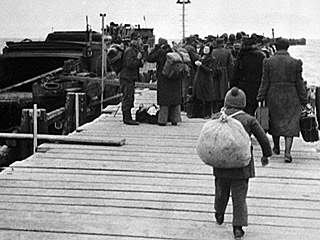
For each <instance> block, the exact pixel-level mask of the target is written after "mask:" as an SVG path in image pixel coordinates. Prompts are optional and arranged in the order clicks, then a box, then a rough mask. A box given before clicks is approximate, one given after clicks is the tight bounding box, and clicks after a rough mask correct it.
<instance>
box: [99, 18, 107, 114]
mask: <svg viewBox="0 0 320 240" xmlns="http://www.w3.org/2000/svg"><path fill="white" fill-rule="evenodd" d="M100 17H101V99H100V101H101V102H100V105H101V113H102V111H103V98H104V97H103V95H104V73H105V69H106V66H105V59H106V57H105V53H106V51H105V44H104V38H105V36H104V18H105V17H106V14H105V13H100Z"/></svg>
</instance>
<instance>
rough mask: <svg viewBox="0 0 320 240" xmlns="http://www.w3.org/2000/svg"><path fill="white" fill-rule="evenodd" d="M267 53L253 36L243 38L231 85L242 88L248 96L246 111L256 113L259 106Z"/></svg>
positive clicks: (251, 113)
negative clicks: (258, 97)
mask: <svg viewBox="0 0 320 240" xmlns="http://www.w3.org/2000/svg"><path fill="white" fill-rule="evenodd" d="M264 59H265V54H264V53H263V52H262V51H261V50H260V49H259V48H258V47H257V46H256V43H255V41H254V40H253V39H252V38H243V39H242V48H241V50H240V54H239V57H238V59H237V60H236V63H235V67H234V73H233V78H232V81H231V82H230V85H231V87H234V86H235V87H238V88H240V89H242V90H243V91H244V92H245V94H246V96H247V105H246V107H245V109H244V111H245V112H246V113H249V114H250V115H252V116H253V115H254V113H255V110H256V108H257V106H258V101H257V99H256V98H257V95H258V90H259V87H260V83H261V76H262V68H263V60H264Z"/></svg>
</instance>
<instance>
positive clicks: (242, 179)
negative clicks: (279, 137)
mask: <svg viewBox="0 0 320 240" xmlns="http://www.w3.org/2000/svg"><path fill="white" fill-rule="evenodd" d="M245 106H246V96H245V93H244V92H243V91H242V90H241V89H238V88H236V87H233V88H232V89H231V90H229V91H228V92H227V94H226V96H225V99H224V110H223V111H222V112H221V113H219V114H216V115H214V116H213V120H210V121H208V122H207V123H206V124H205V125H204V127H203V129H202V131H201V134H200V137H199V141H198V145H197V152H198V154H199V156H200V158H201V159H202V160H203V161H204V162H205V163H206V164H208V165H210V166H212V167H213V174H214V176H215V201H214V208H215V218H216V222H217V224H219V225H221V224H222V223H223V221H224V214H225V210H226V207H227V204H228V200H229V196H230V193H231V196H232V205H233V220H232V225H233V234H234V237H235V239H241V238H242V237H243V235H244V231H243V229H242V227H243V226H248V212H247V203H246V197H247V192H248V183H249V178H252V177H254V176H255V169H254V160H253V155H252V152H253V148H252V145H251V143H250V138H248V135H249V136H251V134H253V135H254V136H255V137H256V139H257V140H258V142H259V144H260V146H261V148H262V154H263V156H262V157H261V163H262V166H265V165H267V164H268V162H269V160H268V157H270V156H271V155H272V151H271V147H270V143H269V140H268V138H267V136H266V134H265V132H264V130H263V129H262V127H261V126H260V124H259V123H258V121H257V120H256V119H255V118H254V117H252V116H250V115H249V114H247V113H245V112H244V111H242V110H243V109H244V108H245ZM210 128H211V129H210ZM231 136H232V137H231ZM235 136H236V137H235Z"/></svg>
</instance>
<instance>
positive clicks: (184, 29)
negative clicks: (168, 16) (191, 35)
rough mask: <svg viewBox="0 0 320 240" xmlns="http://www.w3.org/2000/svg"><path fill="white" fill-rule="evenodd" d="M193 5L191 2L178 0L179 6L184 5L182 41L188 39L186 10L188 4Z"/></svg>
mask: <svg viewBox="0 0 320 240" xmlns="http://www.w3.org/2000/svg"><path fill="white" fill-rule="evenodd" d="M189 3H191V2H190V0H178V1H177V4H182V41H184V39H185V37H186V28H185V10H186V4H189Z"/></svg>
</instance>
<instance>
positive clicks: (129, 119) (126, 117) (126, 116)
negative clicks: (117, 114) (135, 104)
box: [122, 111, 139, 125]
mask: <svg viewBox="0 0 320 240" xmlns="http://www.w3.org/2000/svg"><path fill="white" fill-rule="evenodd" d="M122 115H123V123H124V124H128V125H139V123H138V122H137V121H135V120H132V117H131V112H130V111H124V112H122Z"/></svg>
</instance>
